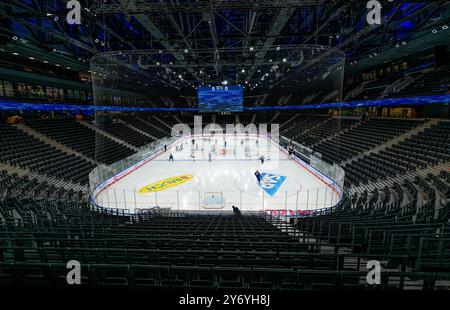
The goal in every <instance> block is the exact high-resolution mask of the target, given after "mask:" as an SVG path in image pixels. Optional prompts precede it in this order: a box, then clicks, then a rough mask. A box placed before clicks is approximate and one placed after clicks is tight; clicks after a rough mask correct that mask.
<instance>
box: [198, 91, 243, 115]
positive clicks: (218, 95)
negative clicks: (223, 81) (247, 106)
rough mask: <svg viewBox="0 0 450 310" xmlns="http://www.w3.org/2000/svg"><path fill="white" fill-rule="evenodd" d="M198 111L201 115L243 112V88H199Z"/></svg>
mask: <svg viewBox="0 0 450 310" xmlns="http://www.w3.org/2000/svg"><path fill="white" fill-rule="evenodd" d="M198 110H199V112H200V113H210V112H242V111H243V110H244V91H243V89H242V87H241V86H212V87H199V88H198Z"/></svg>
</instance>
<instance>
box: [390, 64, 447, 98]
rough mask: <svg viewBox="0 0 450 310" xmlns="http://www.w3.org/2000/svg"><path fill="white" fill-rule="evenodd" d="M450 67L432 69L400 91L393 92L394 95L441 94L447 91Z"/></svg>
mask: <svg viewBox="0 0 450 310" xmlns="http://www.w3.org/2000/svg"><path fill="white" fill-rule="evenodd" d="M449 85H450V67H445V68H441V69H439V70H438V71H436V72H435V71H432V72H429V73H426V74H424V75H423V76H421V77H419V78H418V79H416V80H415V81H414V82H413V83H411V84H410V85H408V86H406V87H405V88H404V89H402V90H401V91H400V92H398V93H396V94H394V95H395V96H396V97H411V96H418V95H423V96H426V95H432V94H443V93H447V92H448V91H449Z"/></svg>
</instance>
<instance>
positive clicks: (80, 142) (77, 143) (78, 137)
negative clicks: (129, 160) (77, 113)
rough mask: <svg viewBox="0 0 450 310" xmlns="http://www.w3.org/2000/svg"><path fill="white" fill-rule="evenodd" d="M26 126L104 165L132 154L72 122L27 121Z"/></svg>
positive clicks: (127, 149)
mask: <svg viewBox="0 0 450 310" xmlns="http://www.w3.org/2000/svg"><path fill="white" fill-rule="evenodd" d="M27 124H28V125H29V126H31V127H32V128H34V129H36V130H38V131H40V132H42V133H43V134H44V135H46V136H48V137H50V138H52V139H55V140H56V141H58V142H60V143H62V144H64V145H66V146H68V147H70V148H72V149H74V150H76V151H78V152H80V153H82V154H83V155H86V156H88V157H89V158H92V159H95V160H97V161H99V162H103V163H106V164H112V163H114V162H117V161H119V160H121V159H123V158H125V157H128V156H130V155H132V154H133V153H134V151H132V150H131V149H129V148H127V147H125V146H123V145H121V144H119V143H117V142H115V141H112V140H110V139H108V138H106V137H105V136H103V135H101V134H99V133H96V132H95V131H94V130H92V129H90V128H87V127H86V126H84V125H82V124H80V123H78V122H76V121H74V120H39V121H29V122H28V123H27Z"/></svg>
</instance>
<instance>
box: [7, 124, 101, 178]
mask: <svg viewBox="0 0 450 310" xmlns="http://www.w3.org/2000/svg"><path fill="white" fill-rule="evenodd" d="M0 161H2V162H5V163H9V164H10V165H12V166H19V167H21V168H24V169H30V170H31V171H35V172H38V173H41V174H44V175H48V176H55V177H58V178H61V179H65V180H69V181H72V182H74V183H80V184H87V183H88V181H89V179H88V174H89V172H90V171H91V170H92V169H94V167H95V165H94V164H92V163H90V162H88V161H86V160H85V159H83V158H81V157H78V156H75V155H69V154H67V153H65V152H62V151H60V150H58V149H56V148H55V147H54V146H51V145H49V144H46V143H44V142H42V141H40V140H38V139H36V138H34V137H32V136H30V135H28V134H27V133H25V132H23V131H22V130H20V129H18V128H16V127H14V126H9V125H4V124H0Z"/></svg>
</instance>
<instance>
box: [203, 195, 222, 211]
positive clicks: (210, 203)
mask: <svg viewBox="0 0 450 310" xmlns="http://www.w3.org/2000/svg"><path fill="white" fill-rule="evenodd" d="M202 206H203V208H204V209H208V210H218V209H223V208H225V197H223V193H222V192H205V194H204V195H203V203H202Z"/></svg>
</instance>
